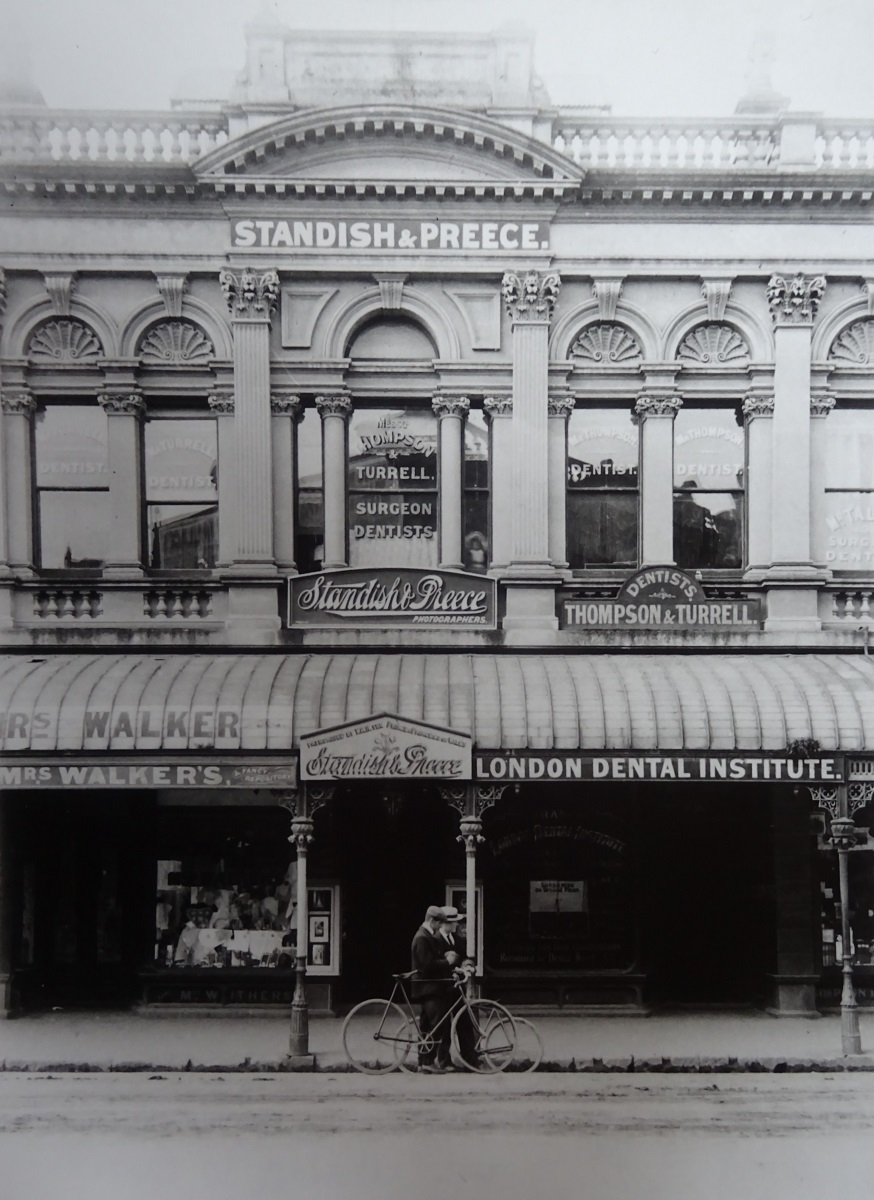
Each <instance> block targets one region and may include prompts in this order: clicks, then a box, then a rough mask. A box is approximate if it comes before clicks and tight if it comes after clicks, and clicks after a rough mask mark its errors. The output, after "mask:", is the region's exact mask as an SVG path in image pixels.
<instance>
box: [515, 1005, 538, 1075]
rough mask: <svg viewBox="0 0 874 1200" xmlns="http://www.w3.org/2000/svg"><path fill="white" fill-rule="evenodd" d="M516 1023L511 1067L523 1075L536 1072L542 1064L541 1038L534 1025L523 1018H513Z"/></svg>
mask: <svg viewBox="0 0 874 1200" xmlns="http://www.w3.org/2000/svg"><path fill="white" fill-rule="evenodd" d="M513 1020H514V1021H515V1022H516V1056H515V1058H514V1060H513V1066H514V1068H515V1069H516V1070H518V1071H519V1073H520V1074H521V1075H524V1074H525V1073H526V1072H528V1071H536V1070H537V1068H538V1067H539V1066H540V1064H541V1063H542V1062H543V1038H542V1037H541V1036H540V1032H539V1031H538V1029H537V1026H536V1025H532V1023H531V1022H530V1021H528V1020H526V1018H525V1017H514V1018H513Z"/></svg>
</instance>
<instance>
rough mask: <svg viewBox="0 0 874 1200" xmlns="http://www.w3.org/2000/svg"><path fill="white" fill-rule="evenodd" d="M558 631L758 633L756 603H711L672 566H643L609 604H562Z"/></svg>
mask: <svg viewBox="0 0 874 1200" xmlns="http://www.w3.org/2000/svg"><path fill="white" fill-rule="evenodd" d="M561 624H562V628H564V629H583V628H585V629H758V628H759V627H760V625H761V606H760V602H759V601H758V600H714V599H713V598H708V597H707V596H706V595H705V594H704V589H703V588H702V586H701V584H700V583H699V582H698V581H697V579H693V578H692V576H691V575H687V574H686V572H685V571H680V570H679V569H678V568H677V567H645V568H643V569H642V570H640V571H637V572H635V574H634V575H632V576H631V578H630V579H626V581H625V583H623V585H622V587H621V588H620V589H619V593H618V595H617V596H616V598H615V600H601V599H597V600H594V599H582V600H565V601H563V603H562V621H561Z"/></svg>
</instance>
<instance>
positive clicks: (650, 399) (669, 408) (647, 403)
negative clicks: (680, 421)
mask: <svg viewBox="0 0 874 1200" xmlns="http://www.w3.org/2000/svg"><path fill="white" fill-rule="evenodd" d="M682 407H683V400H682V397H680V396H678V395H677V394H676V392H668V393H664V394H661V395H659V394H654V395H649V394H648V393H646V392H645V393H644V394H643V395H642V396H638V398H637V402H636V404H635V405H634V411H635V413H636V415H637V416H638V418H639V419H640V420H642V421H643V420H646V418H647V417H671V418H674V417H675V416H676V415H677V413H678V412H679V411H680V409H681V408H682Z"/></svg>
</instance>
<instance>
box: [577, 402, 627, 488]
mask: <svg viewBox="0 0 874 1200" xmlns="http://www.w3.org/2000/svg"><path fill="white" fill-rule="evenodd" d="M637 445H638V443H637V426H636V425H633V424H632V421H631V414H630V413H626V412H620V411H617V410H611V409H585V408H576V409H574V411H573V412H572V413H571V415H570V420H569V421H568V452H567V453H568V459H567V474H568V486H569V487H572V488H574V487H585V488H593V487H609V488H636V487H637V453H638V451H637Z"/></svg>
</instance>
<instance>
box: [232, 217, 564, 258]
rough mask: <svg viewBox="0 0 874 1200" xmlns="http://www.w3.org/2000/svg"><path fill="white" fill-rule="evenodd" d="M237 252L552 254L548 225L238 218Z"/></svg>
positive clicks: (234, 228)
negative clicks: (527, 251)
mask: <svg viewBox="0 0 874 1200" xmlns="http://www.w3.org/2000/svg"><path fill="white" fill-rule="evenodd" d="M231 245H232V246H233V247H234V249H235V250H243V249H245V250H259V249H262V250H267V249H270V250H310V251H313V252H315V253H318V252H320V251H321V252H322V253H325V252H329V253H330V252H334V251H337V250H341V251H359V252H360V251H376V252H377V253H379V252H382V253H383V254H385V253H395V252H397V251H406V252H407V253H411V252H415V253H422V252H424V253H426V254H428V253H434V252H435V251H436V252H438V253H439V252H440V251H443V252H444V253H446V251H451V252H452V253H455V254H458V253H462V254H463V253H464V252H465V251H467V252H469V253H470V252H475V251H483V250H486V251H501V250H503V251H504V252H505V253H513V252H518V251H520V250H548V249H549V224H548V222H546V221H519V220H516V221H512V220H511V221H447V220H445V219H444V218H442V217H441V218H440V219H439V220H433V221H411V220H409V219H407V220H402V221H393V220H383V221H369V220H359V221H336V220H330V219H326V218H319V219H315V218H312V217H303V218H296V219H294V220H289V219H286V218H283V217H279V216H274V217H261V218H259V219H257V220H255V219H253V218H251V217H240V218H234V219H233V220H232V221H231Z"/></svg>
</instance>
